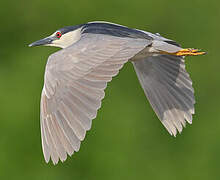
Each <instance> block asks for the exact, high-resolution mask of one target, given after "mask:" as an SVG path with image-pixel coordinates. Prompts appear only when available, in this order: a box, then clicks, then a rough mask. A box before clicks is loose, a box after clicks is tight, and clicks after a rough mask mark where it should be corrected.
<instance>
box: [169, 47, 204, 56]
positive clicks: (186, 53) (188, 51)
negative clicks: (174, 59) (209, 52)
mask: <svg viewBox="0 0 220 180" xmlns="http://www.w3.org/2000/svg"><path fill="white" fill-rule="evenodd" d="M171 54H173V55H175V56H197V55H203V54H206V52H202V51H199V49H192V48H187V49H181V50H180V51H177V52H175V53H171Z"/></svg>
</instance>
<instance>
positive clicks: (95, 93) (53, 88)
mask: <svg viewBox="0 0 220 180" xmlns="http://www.w3.org/2000/svg"><path fill="white" fill-rule="evenodd" d="M150 43H151V42H150V41H149V40H147V39H135V38H121V37H113V36H108V35H95V34H92V35H90V34H83V35H82V37H81V39H80V40H79V41H78V42H76V43H75V44H73V45H72V46H70V47H68V48H65V49H63V50H60V51H58V52H57V53H54V54H52V55H51V56H50V57H49V59H48V63H47V66H46V72H45V79H44V81H45V82H44V87H43V91H42V96H41V135H42V147H43V153H44V157H45V160H46V162H48V161H49V160H50V157H51V159H52V161H53V163H54V164H56V163H58V161H59V159H60V160H61V161H64V160H65V159H66V158H67V154H69V155H72V154H73V153H74V151H78V150H79V148H80V142H81V141H82V140H83V139H84V138H85V134H86V131H87V130H89V129H90V128H91V124H92V119H94V118H95V117H96V114H97V110H98V109H99V108H100V107H101V100H102V99H103V98H104V95H105V93H104V89H105V88H106V86H107V82H109V81H111V80H112V77H113V76H115V75H117V74H118V72H119V70H120V69H121V68H122V66H123V64H124V63H126V62H127V60H128V59H130V58H131V57H133V56H134V55H135V54H137V53H138V52H139V51H141V50H142V49H144V48H145V47H146V46H147V45H149V44H150Z"/></svg>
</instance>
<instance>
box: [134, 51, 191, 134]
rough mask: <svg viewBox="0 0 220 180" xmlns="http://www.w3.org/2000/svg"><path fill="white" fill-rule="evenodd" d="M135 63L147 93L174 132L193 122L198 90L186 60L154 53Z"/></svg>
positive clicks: (170, 130) (158, 113) (165, 123)
mask: <svg viewBox="0 0 220 180" xmlns="http://www.w3.org/2000/svg"><path fill="white" fill-rule="evenodd" d="M133 65H134V67H135V71H136V73H137V76H138V79H139V81H140V83H141V86H142V88H143V89H144V92H145V95H146V96H147V98H148V100H149V101H150V104H151V106H152V107H153V109H154V111H155V112H156V114H157V116H158V118H159V119H160V121H161V122H162V123H163V125H164V126H165V127H166V129H167V130H168V132H169V133H170V134H171V135H174V136H176V133H177V130H178V131H179V132H181V131H182V128H183V126H185V124H186V122H185V120H186V121H187V122H188V123H190V124H191V123H192V114H194V104H195V98H194V90H193V87H192V81H191V79H190V77H189V74H188V73H187V72H186V70H185V64H184V59H183V58H182V57H177V56H173V55H158V56H151V57H148V58H145V59H142V60H139V61H134V62H133Z"/></svg>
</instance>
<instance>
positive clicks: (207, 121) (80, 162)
mask: <svg viewBox="0 0 220 180" xmlns="http://www.w3.org/2000/svg"><path fill="white" fill-rule="evenodd" d="M219 5H220V1H217V0H216V1H212V0H209V1H205V0H185V1H177V0H169V1H165V0H139V1H138V0H136V1H134V0H133V1H129V0H109V1H105V0H82V1H79V0H78V1H73V0H72V1H70V0H62V1H61V0H53V1H52V0H51V1H46V0H38V1H34V0H33V1H30V0H19V1H1V6H0V8H1V10H0V17H1V27H0V35H1V37H0V39H1V43H0V83H1V85H0V100H1V103H0V114H1V116H0V118H1V125H0V179H1V180H3V179H6V180H8V179H9V180H10V179H16V180H18V179H22V180H25V179H29V180H44V179H45V180H60V179H62V180H69V179H75V180H99V179H100V180H113V179H114V180H117V179H120V180H122V179H126V180H134V179H159V180H160V179H163V180H166V179H169V180H177V179H178V180H186V179H187V180H191V179H193V180H195V179H199V180H203V179H205V180H207V179H212V180H215V179H219V178H220V155H219V154H220V110H219V107H220V101H219V100H220V95H219V92H220V85H219V80H220V77H219V67H220V56H219V52H220V50H219V48H220V47H219V42H220V38H219V34H220V33H219V32H220V23H219V19H220V11H219ZM95 20H104V21H110V22H114V23H119V24H123V25H126V26H129V27H133V28H138V29H143V30H146V31H150V32H154V33H156V32H159V33H160V34H161V35H163V36H165V37H168V38H170V39H174V40H176V41H177V42H179V43H180V44H182V45H183V46H184V47H194V48H201V49H203V50H205V51H207V52H208V54H207V55H205V56H200V57H188V58H187V62H186V64H187V70H188V72H189V73H190V75H191V78H192V79H193V82H194V83H193V86H194V88H195V97H196V101H197V103H196V105H195V108H196V114H195V115H194V118H193V124H192V125H187V128H185V129H184V131H183V133H182V134H181V135H178V136H177V137H176V138H174V137H171V136H170V135H169V134H168V132H167V131H166V130H165V128H164V127H163V126H162V124H161V123H160V121H159V120H158V118H157V117H156V115H155V114H154V112H153V110H152V108H151V107H150V105H149V103H148V101H147V100H146V98H145V95H144V93H143V90H142V89H141V87H140V85H139V82H138V80H137V77H136V74H135V72H134V69H133V67H132V65H131V64H130V63H128V64H126V65H125V67H124V68H123V69H122V70H121V72H120V74H119V75H118V76H117V77H115V78H114V79H113V81H112V82H111V83H109V87H108V88H107V90H106V97H105V99H104V100H103V106H102V108H101V109H100V110H99V113H98V117H97V118H96V119H95V120H94V121H93V127H92V130H91V131H89V132H88V133H87V136H86V139H85V140H84V141H83V143H82V145H81V149H80V151H79V152H78V153H75V154H74V155H73V156H72V157H71V158H68V159H67V161H66V162H65V163H59V164H58V165H57V166H53V165H52V163H49V164H46V163H45V162H44V159H43V154H42V150H41V140H40V126H39V102H40V94H41V89H42V86H43V76H44V68H45V64H46V60H47V57H48V56H49V54H51V53H53V52H55V51H56V50H58V48H52V47H39V48H29V47H28V46H27V45H28V44H29V43H31V42H33V41H35V40H38V39H41V38H43V37H45V36H48V35H50V34H51V33H53V32H54V31H55V30H57V29H59V28H61V27H64V26H69V25H76V24H81V23H85V22H88V21H95Z"/></svg>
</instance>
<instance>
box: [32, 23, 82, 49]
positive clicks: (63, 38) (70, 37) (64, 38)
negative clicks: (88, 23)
mask: <svg viewBox="0 0 220 180" xmlns="http://www.w3.org/2000/svg"><path fill="white" fill-rule="evenodd" d="M81 29H82V26H68V27H64V28H61V29H59V30H57V31H55V32H54V33H53V34H52V35H50V36H48V37H46V38H44V39H41V40H38V41H36V42H33V43H31V44H29V47H32V46H55V47H60V48H66V47H68V46H70V45H72V44H73V43H74V42H76V41H78V40H79V39H80V36H81Z"/></svg>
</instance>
